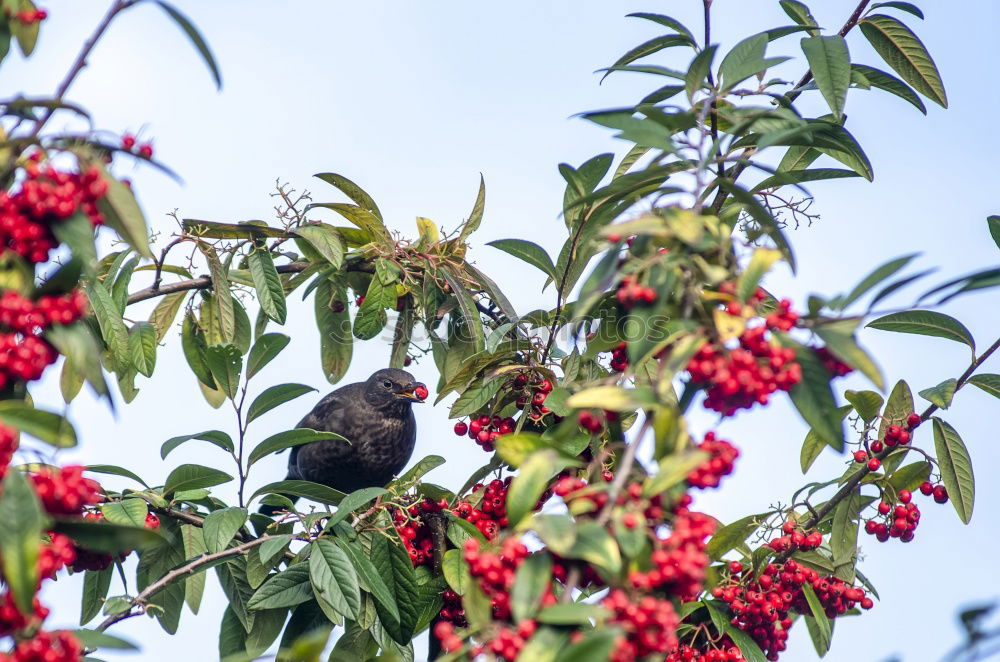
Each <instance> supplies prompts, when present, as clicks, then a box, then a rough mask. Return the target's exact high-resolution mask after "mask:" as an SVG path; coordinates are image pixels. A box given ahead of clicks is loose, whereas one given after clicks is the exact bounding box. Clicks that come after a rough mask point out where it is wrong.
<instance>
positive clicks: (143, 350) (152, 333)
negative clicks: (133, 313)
mask: <svg viewBox="0 0 1000 662" xmlns="http://www.w3.org/2000/svg"><path fill="white" fill-rule="evenodd" d="M156 342H157V340H156V328H155V327H154V326H153V325H152V324H150V323H149V322H136V323H135V325H134V326H133V327H132V330H131V331H130V332H129V338H128V346H129V355H130V356H131V358H132V365H133V366H135V369H136V370H138V371H139V372H140V373H141V374H143V375H145V376H146V377H152V376H153V369H154V368H155V367H156Z"/></svg>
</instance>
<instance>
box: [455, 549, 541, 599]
mask: <svg viewBox="0 0 1000 662" xmlns="http://www.w3.org/2000/svg"><path fill="white" fill-rule="evenodd" d="M528 558H531V557H528ZM441 572H442V574H444V578H445V581H447V582H448V586H450V587H451V588H452V590H453V591H455V593H458V594H459V595H465V591H466V589H467V588H468V586H469V583H470V582H471V581H472V580H471V577H470V576H469V564H468V563H467V562H466V561H465V559H464V558H463V557H462V550H459V549H449V550H448V551H447V552H445V553H444V561H442V563H441Z"/></svg>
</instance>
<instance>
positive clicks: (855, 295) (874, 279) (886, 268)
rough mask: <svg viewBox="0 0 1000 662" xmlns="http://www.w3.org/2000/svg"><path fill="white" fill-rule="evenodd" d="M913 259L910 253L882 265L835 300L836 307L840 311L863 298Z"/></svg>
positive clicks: (915, 255) (913, 255)
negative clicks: (847, 292)
mask: <svg viewBox="0 0 1000 662" xmlns="http://www.w3.org/2000/svg"><path fill="white" fill-rule="evenodd" d="M915 257H917V254H916V253H912V254H910V255H904V256H902V257H897V258H895V259H893V260H890V261H888V262H886V263H885V264H883V265H882V266H880V267H878V268H877V269H875V270H874V271H872V272H871V273H870V274H868V275H867V276H865V277H864V278H862V279H861V282H860V283H858V284H857V285H855V286H854V289H852V290H851V291H850V293H849V294H847V295H845V296H843V297H839V298H838V299H837V300H836V307H837V308H838V309H840V310H843V309H844V308H847V307H848V306H850V305H851V304H852V303H854V302H855V301H857V300H858V299H860V298H861V297H862V296H864V295H865V293H866V292H868V291H869V290H871V289H872V288H873V287H875V286H876V285H878V284H879V283H881V282H882V281H884V280H885V279H887V278H889V277H890V276H892V275H893V274H895V273H896V272H898V271H899V270H900V269H902V268H903V267H905V266H906V265H907V264H909V263H910V262H911V261H912V260H913V258H915Z"/></svg>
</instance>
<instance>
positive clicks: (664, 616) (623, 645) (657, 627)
mask: <svg viewBox="0 0 1000 662" xmlns="http://www.w3.org/2000/svg"><path fill="white" fill-rule="evenodd" d="M601 605H602V606H604V607H605V608H606V609H608V610H609V611H611V617H610V618H609V619H608V624H610V625H617V626H618V627H620V628H621V629H622V630H624V635H623V636H622V637H621V638H620V640H619V641H618V643H617V645H616V646H615V648H614V650H613V651H612V653H611V658H610V659H611V662H634V660H639V659H642V658H645V657H646V656H647V655H652V654H653V653H666V652H668V651H672V650H673V649H675V648H677V625H678V622H679V619H678V618H677V612H675V611H674V606H673V604H671V602H670V601H669V600H660V599H657V598H654V597H652V596H646V597H644V598H642V599H641V600H639V601H638V602H633V601H632V600H631V599H630V598H629V596H628V595H627V594H626V593H625V592H624V591H622V590H619V589H614V590H612V591H611V593H609V594H608V597H606V598H604V600H602V601H601Z"/></svg>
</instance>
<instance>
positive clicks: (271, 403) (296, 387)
mask: <svg viewBox="0 0 1000 662" xmlns="http://www.w3.org/2000/svg"><path fill="white" fill-rule="evenodd" d="M315 390H316V389H314V388H313V387H311V386H306V385H305V384H276V385H275V386H271V387H270V388H268V389H266V390H265V391H264V392H263V393H261V394H260V395H258V396H257V397H256V398H254V400H253V402H251V403H250V408H249V409H248V410H247V416H246V422H247V423H249V422H250V421H252V420H254V419H256V418H259V417H260V416H263V415H264V414H266V413H267V412H269V411H271V410H272V409H274V408H275V407H278V406H280V405H283V404H285V403H286V402H288V401H290V400H294V399H295V398H297V397H299V396H302V395H305V394H306V393H310V392H312V391H315Z"/></svg>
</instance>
